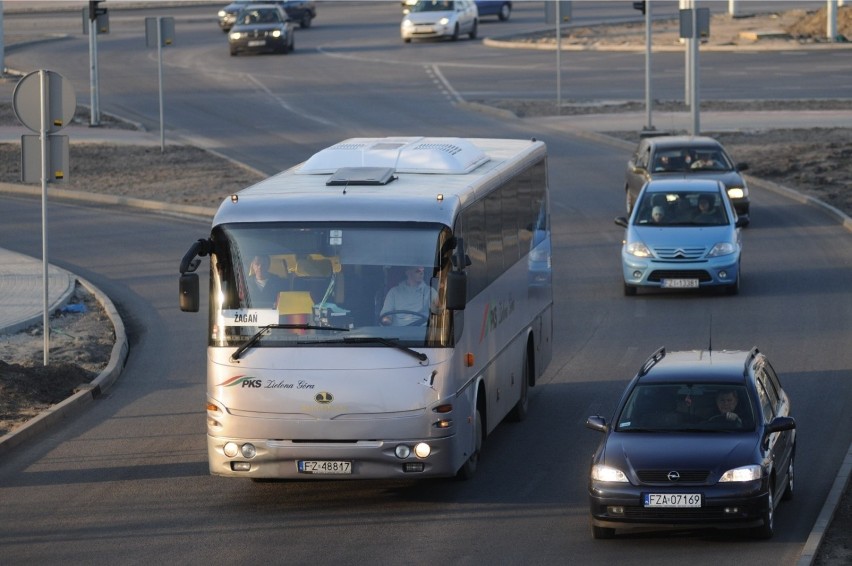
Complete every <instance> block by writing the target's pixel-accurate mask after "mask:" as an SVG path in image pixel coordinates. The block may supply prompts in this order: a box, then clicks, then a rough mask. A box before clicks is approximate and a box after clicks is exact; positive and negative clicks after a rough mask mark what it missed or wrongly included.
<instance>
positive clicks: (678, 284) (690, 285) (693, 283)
mask: <svg viewBox="0 0 852 566" xmlns="http://www.w3.org/2000/svg"><path fill="white" fill-rule="evenodd" d="M660 284H661V285H662V286H663V288H665V289H697V288H698V279H663V280H662V281H660Z"/></svg>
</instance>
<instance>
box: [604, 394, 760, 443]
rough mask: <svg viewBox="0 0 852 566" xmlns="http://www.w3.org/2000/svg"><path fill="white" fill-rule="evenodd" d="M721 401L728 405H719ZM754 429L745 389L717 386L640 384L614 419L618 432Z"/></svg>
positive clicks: (749, 403) (752, 416)
mask: <svg viewBox="0 0 852 566" xmlns="http://www.w3.org/2000/svg"><path fill="white" fill-rule="evenodd" d="M720 400H721V401H725V402H727V403H728V404H727V405H725V404H721V405H720ZM720 406H721V407H723V408H724V409H725V410H724V411H722V410H721V409H720ZM729 413H730V414H729ZM753 429H754V414H753V412H752V404H751V402H750V400H749V396H748V393H747V391H746V388H745V387H743V386H742V385H720V384H717V383H691V382H684V383H667V384H639V385H637V386H636V387H635V388H634V389H633V391H632V392H631V394H630V397H629V398H628V400H627V402H626V403H625V404H624V407H623V409H622V411H621V414H620V415H619V416H618V418H617V419H616V431H619V432H639V431H642V432H648V431H660V432H663V431H676V430H677V431H683V430H694V431H696V432H731V431H746V430H753Z"/></svg>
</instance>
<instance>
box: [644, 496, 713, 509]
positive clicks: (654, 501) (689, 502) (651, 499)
mask: <svg viewBox="0 0 852 566" xmlns="http://www.w3.org/2000/svg"><path fill="white" fill-rule="evenodd" d="M645 507H701V494H700V493H646V494H645Z"/></svg>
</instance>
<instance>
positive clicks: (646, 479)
mask: <svg viewBox="0 0 852 566" xmlns="http://www.w3.org/2000/svg"><path fill="white" fill-rule="evenodd" d="M671 472H672V470H642V471H639V472H636V475H637V476H638V477H639V481H641V482H642V483H658V484H665V485H669V486H671V485H680V484H685V483H690V484H696V483H697V484H703V483H705V482H706V481H707V477H708V476H709V475H710V472H708V471H707V470H677V473H678V474H680V479H679V480H677V481H671V480H669V474H670V473H671Z"/></svg>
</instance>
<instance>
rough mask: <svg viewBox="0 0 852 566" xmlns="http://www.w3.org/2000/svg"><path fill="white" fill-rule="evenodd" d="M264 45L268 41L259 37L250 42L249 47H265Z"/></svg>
mask: <svg viewBox="0 0 852 566" xmlns="http://www.w3.org/2000/svg"><path fill="white" fill-rule="evenodd" d="M264 45H266V41H264V40H262V39H258V40H254V41H249V42H248V46H249V47H263V46H264Z"/></svg>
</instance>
